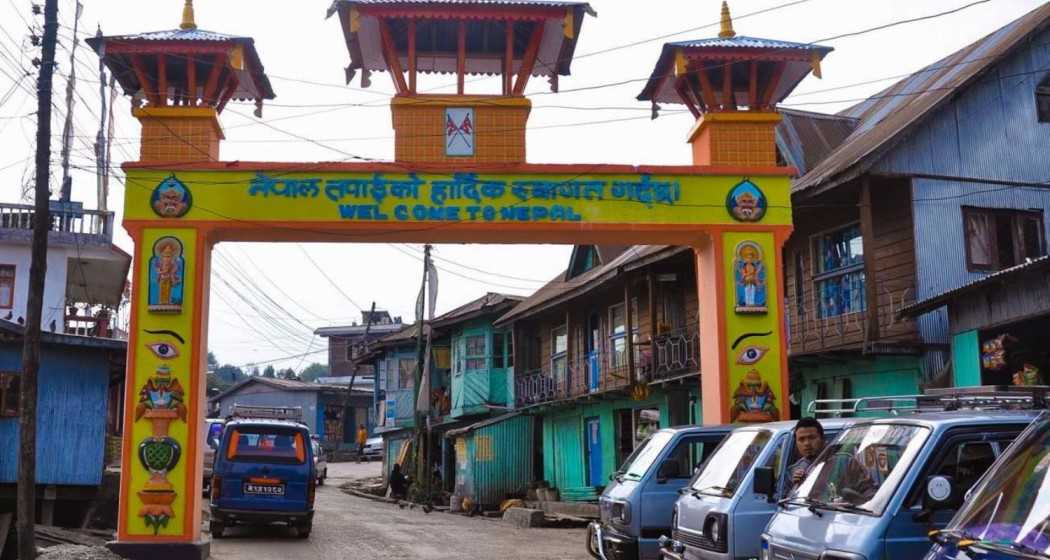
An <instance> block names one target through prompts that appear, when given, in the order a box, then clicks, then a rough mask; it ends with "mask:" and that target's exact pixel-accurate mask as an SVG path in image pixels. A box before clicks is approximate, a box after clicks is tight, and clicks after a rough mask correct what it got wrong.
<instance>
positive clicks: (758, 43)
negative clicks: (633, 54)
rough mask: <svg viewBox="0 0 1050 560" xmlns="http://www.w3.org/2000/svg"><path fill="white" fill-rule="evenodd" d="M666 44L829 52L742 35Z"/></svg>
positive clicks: (808, 45) (688, 46)
mask: <svg viewBox="0 0 1050 560" xmlns="http://www.w3.org/2000/svg"><path fill="white" fill-rule="evenodd" d="M667 44H668V45H671V46H674V47H686V48H718V49H794V50H809V51H822V52H826V51H830V50H831V47H824V46H821V45H817V44H815V43H792V42H791V41H778V40H776V39H762V38H760V37H747V36H744V35H737V36H735V37H711V38H709V39H696V40H692V41H676V42H673V43H667Z"/></svg>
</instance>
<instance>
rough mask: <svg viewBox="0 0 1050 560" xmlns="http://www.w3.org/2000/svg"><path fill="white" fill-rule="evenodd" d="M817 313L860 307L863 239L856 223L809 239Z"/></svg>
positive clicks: (835, 313) (852, 310)
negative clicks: (811, 248)
mask: <svg viewBox="0 0 1050 560" xmlns="http://www.w3.org/2000/svg"><path fill="white" fill-rule="evenodd" d="M813 254H814V260H815V263H814V265H815V266H814V269H815V272H816V274H814V276H813V281H814V284H815V288H816V292H817V316H819V317H821V318H826V317H836V316H839V315H845V314H847V313H856V312H859V311H864V309H865V308H866V302H865V300H864V242H863V239H862V238H861V235H860V225H859V224H851V225H848V226H846V227H843V228H839V229H836V230H833V231H829V232H825V233H822V234H819V235H817V236H815V237H814V240H813Z"/></svg>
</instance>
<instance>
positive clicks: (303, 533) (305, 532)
mask: <svg viewBox="0 0 1050 560" xmlns="http://www.w3.org/2000/svg"><path fill="white" fill-rule="evenodd" d="M312 529H313V522H312V521H307V522H306V523H304V524H302V525H297V526H296V527H295V536H297V537H299V538H300V539H308V538H310V531H311V530H312Z"/></svg>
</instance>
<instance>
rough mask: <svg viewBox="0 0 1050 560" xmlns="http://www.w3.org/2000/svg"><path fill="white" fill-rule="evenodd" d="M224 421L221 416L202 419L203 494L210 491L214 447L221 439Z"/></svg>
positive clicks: (207, 493)
mask: <svg viewBox="0 0 1050 560" xmlns="http://www.w3.org/2000/svg"><path fill="white" fill-rule="evenodd" d="M225 425H226V421H225V420H223V419H222V418H206V419H205V420H204V428H203V429H204V443H205V445H204V469H203V470H204V485H203V488H204V495H205V496H207V495H209V494H210V493H211V475H212V467H213V466H214V464H215V449H216V448H218V447H219V442H221V441H222V430H223V427H224V426H225Z"/></svg>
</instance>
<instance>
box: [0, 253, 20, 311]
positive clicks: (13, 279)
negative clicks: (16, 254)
mask: <svg viewBox="0 0 1050 560" xmlns="http://www.w3.org/2000/svg"><path fill="white" fill-rule="evenodd" d="M5 268H10V269H11V299H10V300H9V301H8V302H7V304H6V305H5V304H4V303H3V302H0V309H13V308H14V306H15V283H16V282H17V279H18V267H17V266H16V265H13V264H7V263H0V270H3V269H5ZM2 278H3V277H0V283H2V282H3V280H2Z"/></svg>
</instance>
